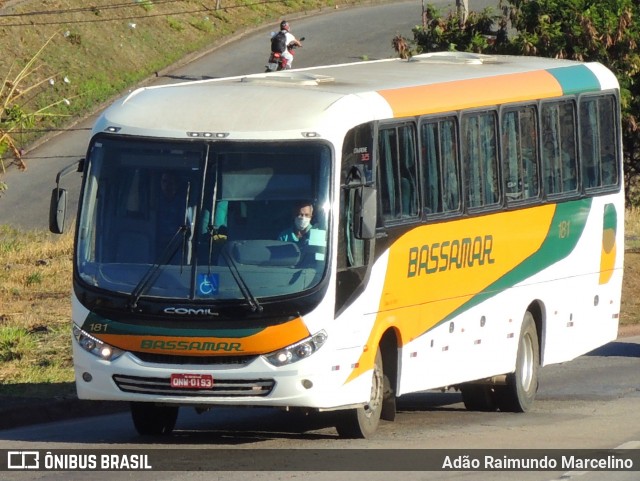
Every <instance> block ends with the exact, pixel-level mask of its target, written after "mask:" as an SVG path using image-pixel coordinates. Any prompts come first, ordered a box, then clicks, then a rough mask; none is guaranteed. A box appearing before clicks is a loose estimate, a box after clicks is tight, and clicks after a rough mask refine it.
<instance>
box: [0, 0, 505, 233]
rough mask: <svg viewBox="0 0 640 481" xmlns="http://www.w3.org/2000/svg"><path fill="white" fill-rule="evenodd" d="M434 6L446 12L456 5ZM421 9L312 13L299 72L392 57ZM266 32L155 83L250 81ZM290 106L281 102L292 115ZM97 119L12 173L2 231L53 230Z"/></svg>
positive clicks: (259, 68)
mask: <svg viewBox="0 0 640 481" xmlns="http://www.w3.org/2000/svg"><path fill="white" fill-rule="evenodd" d="M430 3H433V4H437V5H440V6H442V7H443V8H444V7H445V6H447V5H452V4H453V3H454V2H453V0H434V1H432V2H430ZM495 4H496V2H495V0H493V1H488V0H473V2H472V4H471V8H472V9H482V8H484V7H486V6H488V5H495ZM421 11H422V8H421V2H420V1H418V0H413V1H411V2H400V3H392V4H384V5H372V6H364V7H355V8H349V9H338V10H335V9H334V10H332V9H327V10H324V11H322V12H309V13H308V14H307V15H306V16H303V17H300V18H295V17H294V18H292V19H291V26H292V32H293V33H294V34H296V35H297V36H299V37H301V36H304V37H306V40H305V42H304V48H302V49H299V50H297V54H296V58H295V61H294V63H293V66H294V68H303V67H310V66H314V65H327V64H336V63H344V62H356V61H360V60H362V59H370V60H373V59H379V58H388V57H393V56H394V55H395V52H394V50H393V48H392V45H391V40H392V38H393V37H394V36H395V35H396V34H401V35H404V36H405V37H407V38H412V33H411V29H412V28H413V27H414V26H415V25H417V24H419V23H420V22H421ZM276 28H277V25H273V26H267V27H264V28H261V29H258V30H256V31H253V32H248V33H246V34H244V35H242V36H237V37H234V38H230V39H228V40H227V42H226V43H225V44H224V45H221V46H219V47H218V48H215V49H214V50H212V51H210V52H203V55H202V56H200V57H199V58H197V59H195V60H193V61H190V62H189V63H188V64H186V65H182V66H176V67H175V68H172V69H167V71H163V72H160V73H159V77H158V78H154V79H152V81H149V83H151V84H157V83H167V82H180V81H185V80H201V79H205V78H215V77H225V76H236V75H247V74H251V73H259V72H263V71H264V65H265V64H266V60H267V57H268V52H269V45H270V43H269V38H270V32H271V30H274V29H276ZM286 108H287V99H286V96H284V97H283V99H282V109H283V112H286ZM94 120H95V116H92V117H89V118H88V119H85V120H83V121H81V122H79V123H78V124H77V125H75V126H74V127H73V128H72V129H70V130H69V131H68V132H64V133H62V134H60V135H58V136H56V137H54V138H52V139H50V140H48V141H47V142H46V143H44V144H43V145H41V146H40V147H38V148H36V149H34V150H32V151H30V152H28V155H27V162H28V166H29V168H28V170H27V171H26V172H18V171H15V170H11V171H9V172H8V173H7V175H6V176H5V178H4V180H5V181H6V182H7V184H8V185H9V190H8V191H7V192H6V193H5V194H4V195H3V196H2V197H0V224H8V225H12V226H14V227H18V228H23V229H47V228H48V216H49V200H50V195H51V190H52V188H53V187H54V185H55V184H54V182H55V177H56V173H57V172H58V171H59V170H60V169H62V168H63V167H65V166H67V165H69V164H71V163H73V162H74V161H75V160H77V159H80V158H82V157H84V155H85V152H86V147H87V144H88V142H89V136H90V132H89V131H90V127H91V125H92V124H93V122H94ZM79 183H80V176H79V175H77V174H70V175H69V176H67V177H65V179H63V186H64V187H65V188H68V189H69V207H70V208H69V212H71V213H73V212H75V208H76V205H77V197H78V193H79Z"/></svg>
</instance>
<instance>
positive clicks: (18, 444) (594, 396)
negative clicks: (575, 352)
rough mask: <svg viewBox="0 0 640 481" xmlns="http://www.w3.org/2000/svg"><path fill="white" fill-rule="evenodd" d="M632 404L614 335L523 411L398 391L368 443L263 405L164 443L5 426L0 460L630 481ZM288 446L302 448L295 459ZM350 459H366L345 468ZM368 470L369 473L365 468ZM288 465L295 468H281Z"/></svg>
mask: <svg viewBox="0 0 640 481" xmlns="http://www.w3.org/2000/svg"><path fill="white" fill-rule="evenodd" d="M638 408H640V336H636V337H630V338H623V339H619V340H617V341H615V342H612V343H609V344H607V345H606V346H603V347H602V348H599V349H597V350H595V351H593V352H591V353H589V354H587V355H585V356H581V357H579V358H578V359H576V360H574V361H571V362H567V363H564V364H561V365H552V366H546V367H544V368H543V369H542V371H541V379H540V388H539V391H538V396H537V399H536V402H535V404H534V407H533V409H532V410H531V411H530V412H528V413H526V414H515V413H500V412H495V413H493V412H472V411H467V410H465V409H464V406H463V404H462V402H461V396H460V394H459V393H457V392H455V391H447V392H439V391H428V392H422V393H415V394H411V395H407V396H402V397H401V398H400V399H399V402H398V415H397V417H396V420H395V422H383V423H381V425H380V427H379V429H378V431H377V433H376V436H375V437H374V438H372V439H369V440H347V439H339V438H338V436H337V433H336V431H335V428H333V427H332V425H331V423H330V419H327V418H326V417H319V418H317V417H308V416H302V415H300V414H294V413H285V412H281V411H278V410H274V409H265V408H260V409H258V408H256V409H237V408H214V409H212V410H210V411H207V412H204V413H202V414H197V413H196V412H195V411H194V410H193V409H188V408H183V409H181V411H180V416H179V418H178V423H177V426H176V430H175V431H174V433H173V435H171V436H167V437H161V438H147V437H141V436H138V435H137V434H136V432H135V430H134V429H133V426H132V423H131V419H130V417H129V415H128V414H126V413H122V414H113V415H109V416H98V417H90V418H82V419H75V420H67V421H62V422H54V423H49V424H40V425H34V426H28V427H23V428H17V429H10V430H3V431H0V456H1V455H2V454H3V453H4V450H26V451H30V450H37V451H40V452H42V453H43V455H44V453H46V452H47V451H53V452H55V451H57V450H68V451H67V452H70V453H87V452H96V453H100V454H102V453H107V452H112V451H109V450H114V449H115V450H118V449H121V450H126V452H128V453H138V454H140V453H145V452H147V450H150V449H153V450H162V451H159V452H160V453H161V455H160V456H158V455H156V457H154V458H153V459H154V463H156V467H158V464H157V463H160V465H161V466H164V470H166V471H167V472H153V473H144V472H135V473H131V472H108V473H104V472H92V473H90V476H89V478H90V479H92V480H96V481H103V480H109V481H111V480H119V479H123V480H124V479H139V480H146V479H149V480H163V479H167V480H168V479H171V480H174V481H187V480H188V481H194V480H195V481H199V480H210V479H212V476H213V479H218V480H230V481H236V480H238V481H240V480H242V481H246V480H247V478H249V479H252V480H273V479H300V478H304V479H305V481H310V480H323V481H324V480H335V479H344V480H347V481H351V480H360V479H362V480H367V481H377V480H380V481H382V480H385V481H386V480H388V479H397V478H399V477H402V479H407V480H412V481H413V480H425V479H429V480H430V481H438V480H448V481H452V480H455V481H476V480H478V481H480V480H481V481H492V480H495V481H508V480H509V481H510V480H518V481H552V480H553V481H558V480H561V479H562V480H564V481H632V480H634V481H637V480H638V479H639V478H640V424H639V423H638V421H637V412H638ZM615 448H627V449H632V450H633V452H635V455H634V456H635V459H636V460H637V463H636V465H635V471H616V472H614V471H607V472H598V471H593V470H585V469H566V468H565V469H555V470H550V471H517V472H508V471H495V472H494V471H483V472H473V471H455V472H454V471H435V470H434V471H428V472H426V471H421V470H417V469H414V470H411V471H406V470H405V469H406V467H405V466H406V465H403V464H401V463H404V462H409V463H416V464H419V462H420V460H419V459H416V458H415V457H413V456H420V455H422V456H431V455H434V454H437V451H436V450H450V451H447V452H450V453H451V454H452V455H453V454H456V455H461V456H465V455H467V456H472V457H473V456H479V455H480V454H482V453H483V451H482V450H486V449H495V450H497V451H493V452H492V453H491V454H492V455H494V456H501V455H503V454H506V453H509V452H510V451H508V450H541V452H542V453H544V454H547V455H550V456H553V455H554V454H555V455H557V454H562V453H568V452H569V451H568V450H576V449H592V450H609V449H615ZM295 449H302V450H304V451H299V452H298V453H297V454H296V451H294V450H295ZM228 450H231V451H228ZM238 450H240V452H238ZM348 450H355V451H348ZM538 452H540V451H538ZM152 453H153V452H152ZM156 453H157V452H156ZM300 453H302V454H303V455H306V456H309V457H310V458H309V468H308V470H304V471H300V466H299V464H296V463H297V462H298V459H299V458H297V456H300V455H301V454H300ZM412 457H413V458H412ZM2 461H3V459H0V467H1V466H2ZM352 462H353V463H356V462H367V463H369V464H365V465H364V466H362V465H360V466H359V469H358V470H351V469H349V468H350V466H351V463H352ZM229 463H233V464H232V466H233V469H231V468H226V469H221V468H220V467H221V466H229ZM325 463H326V464H325ZM369 465H372V466H373V465H375V466H376V468H375V469H370V470H369V469H367V467H368V466H369ZM152 466H153V464H152ZM292 466H294V467H297V469H298V470H289V471H287V469H288V468H291V467H292ZM303 468H304V466H303ZM240 469H244V470H242V471H240ZM336 469H339V470H340V472H336V471H335V470H336ZM169 470H174V472H168V471H169ZM403 470H404V471H403ZM201 471H204V472H201ZM211 471H217V472H216V473H214V474H212V473H211ZM248 471H250V472H248ZM27 475H29V476H27ZM81 475H83V476H84V478H82V479H86V477H87V473H86V472H85V473H80V472H77V473H70V472H37V473H36V472H34V473H24V472H21V473H18V472H0V479H3V480H6V481H12V480H19V479H47V480H61V481H62V480H65V481H66V480H70V479H80V476H81Z"/></svg>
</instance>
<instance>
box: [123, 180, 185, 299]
mask: <svg viewBox="0 0 640 481" xmlns="http://www.w3.org/2000/svg"><path fill="white" fill-rule="evenodd" d="M190 190H191V184H188V185H187V194H186V198H185V208H184V222H183V224H182V225H181V226H179V227H178V230H177V231H176V233H175V234H173V236H172V237H171V239H170V240H169V242H167V245H166V246H165V247H164V249H162V252H161V253H160V255H159V256H158V258H157V259H156V261H155V262H154V263H153V265H152V266H151V267H149V269H147V272H145V273H144V276H142V279H140V282H138V284H137V285H136V287H135V288H134V289H133V291H131V301H130V302H129V308H130V309H131V310H134V309H137V308H138V301H140V298H141V297H142V295H143V294H144V293H145V292H146V291H147V289H148V288H149V287H151V286H152V285H153V284H155V282H156V280H158V277H159V275H160V268H161V267H162V266H165V265H167V264H168V263H169V261H170V260H171V259H172V258H173V256H174V255H175V253H176V252H177V251H178V247H180V246H182V255H181V256H180V269H181V270H182V269H183V267H184V261H185V257H186V256H187V251H186V248H187V239H190V238H191V220H190V218H189V217H190V216H189V193H190ZM180 240H182V242H179V241H180Z"/></svg>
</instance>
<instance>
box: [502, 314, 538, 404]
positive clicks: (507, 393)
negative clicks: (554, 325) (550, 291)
mask: <svg viewBox="0 0 640 481" xmlns="http://www.w3.org/2000/svg"><path fill="white" fill-rule="evenodd" d="M539 366H540V349H539V344H538V331H537V330H536V323H535V322H534V320H533V315H532V314H531V313H530V312H526V313H525V315H524V320H523V321H522V328H521V330H520V341H519V343H518V354H517V357H516V370H515V372H512V373H510V374H508V375H507V383H506V385H505V386H497V387H496V398H497V402H498V406H499V407H500V410H501V411H508V412H527V411H528V410H529V409H531V407H532V406H533V401H534V399H535V397H536V392H537V390H538V368H539Z"/></svg>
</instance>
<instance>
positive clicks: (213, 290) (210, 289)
mask: <svg viewBox="0 0 640 481" xmlns="http://www.w3.org/2000/svg"><path fill="white" fill-rule="evenodd" d="M219 285H220V276H219V275H218V274H198V291H199V292H200V294H202V295H203V296H211V295H213V294H217V293H218V287H219Z"/></svg>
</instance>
